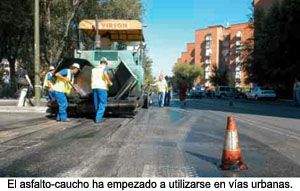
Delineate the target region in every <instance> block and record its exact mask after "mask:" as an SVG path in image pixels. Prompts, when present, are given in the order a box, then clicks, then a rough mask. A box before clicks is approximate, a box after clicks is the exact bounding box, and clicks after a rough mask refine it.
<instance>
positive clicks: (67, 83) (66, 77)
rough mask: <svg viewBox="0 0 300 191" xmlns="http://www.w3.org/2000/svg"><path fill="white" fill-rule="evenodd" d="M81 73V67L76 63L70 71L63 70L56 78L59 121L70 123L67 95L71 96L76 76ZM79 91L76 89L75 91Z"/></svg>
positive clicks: (55, 94)
mask: <svg viewBox="0 0 300 191" xmlns="http://www.w3.org/2000/svg"><path fill="white" fill-rule="evenodd" d="M79 71H80V65H79V64H78V63H74V64H73V65H72V66H71V68H70V69H63V70H61V71H59V72H57V73H56V74H55V75H54V76H55V77H56V81H55V84H54V85H53V90H54V97H55V99H56V102H57V104H58V107H59V111H58V114H57V118H56V120H57V121H62V122H68V121H70V119H68V115H67V107H68V101H67V97H66V94H67V95H68V94H70V93H71V90H72V88H73V83H74V75H75V74H77V73H78V72H79ZM74 90H75V91H77V90H76V89H74Z"/></svg>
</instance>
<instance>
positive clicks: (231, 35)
mask: <svg viewBox="0 0 300 191" xmlns="http://www.w3.org/2000/svg"><path fill="white" fill-rule="evenodd" d="M252 35H253V31H252V29H251V28H250V23H240V24H234V25H231V26H229V27H224V26H222V25H216V26H209V27H207V28H204V29H198V30H196V31H195V42H194V43H189V44H187V50H186V51H185V52H183V53H182V54H181V57H180V58H179V59H178V61H180V62H182V63H187V64H191V63H195V64H198V65H200V66H202V67H203V68H204V71H205V75H204V78H203V79H201V83H202V84H203V85H204V86H206V87H212V84H211V82H210V76H211V75H212V70H213V67H214V66H216V67H217V68H219V69H221V70H223V71H224V70H227V73H228V80H229V85H230V86H232V87H244V86H245V85H246V84H245V78H246V74H245V73H244V72H243V71H242V67H241V63H242V62H243V59H244V57H243V56H242V49H243V46H244V45H245V44H246V43H247V40H248V39H249V38H251V37H252Z"/></svg>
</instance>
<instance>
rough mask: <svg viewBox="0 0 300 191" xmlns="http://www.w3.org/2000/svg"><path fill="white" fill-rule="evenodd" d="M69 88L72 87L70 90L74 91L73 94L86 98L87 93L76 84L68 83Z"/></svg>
mask: <svg viewBox="0 0 300 191" xmlns="http://www.w3.org/2000/svg"><path fill="white" fill-rule="evenodd" d="M69 84H70V86H72V88H73V89H74V90H75V92H76V93H77V94H78V95H79V96H80V97H87V93H86V92H85V91H83V89H81V88H80V86H79V85H78V84H74V85H73V84H72V83H71V82H69Z"/></svg>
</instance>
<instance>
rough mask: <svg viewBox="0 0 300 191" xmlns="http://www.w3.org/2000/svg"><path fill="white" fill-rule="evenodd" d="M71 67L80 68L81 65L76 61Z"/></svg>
mask: <svg viewBox="0 0 300 191" xmlns="http://www.w3.org/2000/svg"><path fill="white" fill-rule="evenodd" d="M71 68H77V69H78V70H80V65H79V64H78V63H74V64H73V65H72V67H71Z"/></svg>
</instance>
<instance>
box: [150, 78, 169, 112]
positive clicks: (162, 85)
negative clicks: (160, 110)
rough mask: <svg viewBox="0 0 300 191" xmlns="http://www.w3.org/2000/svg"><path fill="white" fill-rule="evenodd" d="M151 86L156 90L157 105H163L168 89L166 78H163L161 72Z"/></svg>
mask: <svg viewBox="0 0 300 191" xmlns="http://www.w3.org/2000/svg"><path fill="white" fill-rule="evenodd" d="M152 86H156V87H157V91H158V106H159V107H163V106H164V102H165V96H166V91H167V89H168V84H167V82H166V80H165V79H164V76H163V75H162V74H161V75H159V77H158V81H157V82H156V83H155V84H152Z"/></svg>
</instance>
